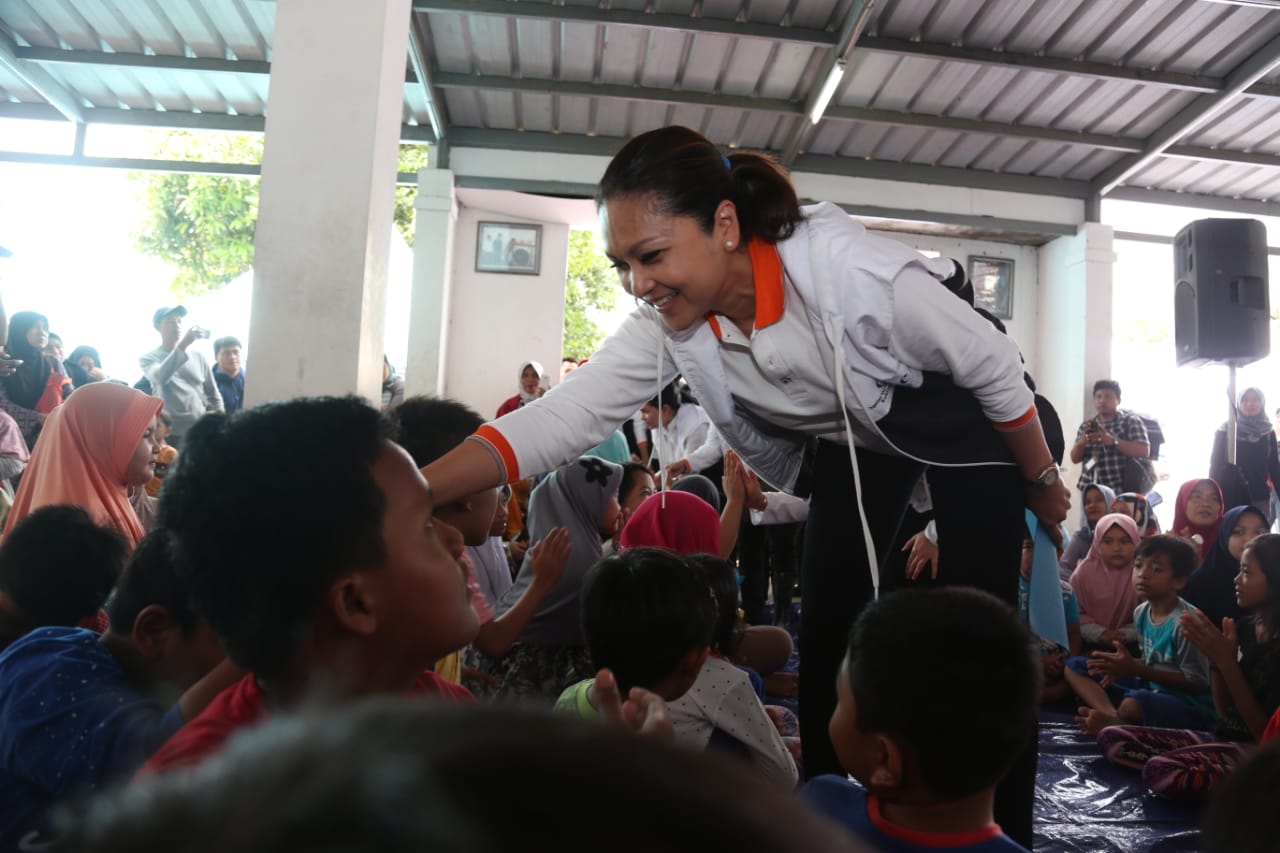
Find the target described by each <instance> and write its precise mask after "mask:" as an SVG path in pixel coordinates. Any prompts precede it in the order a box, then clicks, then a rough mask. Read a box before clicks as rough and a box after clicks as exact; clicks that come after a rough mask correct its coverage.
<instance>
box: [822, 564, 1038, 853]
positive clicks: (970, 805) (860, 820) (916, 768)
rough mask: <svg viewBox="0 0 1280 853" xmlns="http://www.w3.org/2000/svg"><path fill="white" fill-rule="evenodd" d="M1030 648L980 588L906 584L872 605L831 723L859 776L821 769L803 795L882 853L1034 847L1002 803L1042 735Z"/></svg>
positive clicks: (1012, 617) (840, 750)
mask: <svg viewBox="0 0 1280 853" xmlns="http://www.w3.org/2000/svg"><path fill="white" fill-rule="evenodd" d="M1030 644H1031V638H1030V636H1029V635H1028V633H1027V631H1026V629H1025V628H1023V626H1022V625H1021V624H1020V623H1019V622H1018V617H1017V614H1016V613H1014V612H1013V610H1012V609H1010V608H1009V606H1008V605H1006V604H1005V603H1003V602H1001V601H1000V600H998V599H996V598H995V597H994V596H992V595H989V594H987V593H985V592H979V591H977V590H973V589H959V588H949V589H948V588H944V589H910V590H903V591H901V592H894V593H890V594H888V595H885V596H884V597H882V598H880V599H879V600H877V601H874V602H872V603H871V604H869V605H867V607H866V609H865V610H863V611H862V615H861V616H859V617H858V621H857V623H856V624H855V625H854V629H853V634H852V637H851V638H850V641H849V651H848V654H847V655H846V656H845V659H844V663H843V664H842V665H841V667H840V674H839V676H838V677H837V681H836V692H837V695H838V699H839V702H838V704H837V706H836V711H835V713H834V714H833V715H832V717H831V725H830V731H831V742H832V744H833V745H834V746H835V749H836V754H837V755H838V756H839V757H840V763H841V764H842V765H843V766H844V768H845V769H846V770H847V771H849V773H850V774H851V775H852V776H853V777H854V779H856V780H857V781H856V782H852V781H850V780H848V779H845V778H842V777H838V776H819V777H817V778H815V779H813V780H812V781H810V782H809V784H808V785H806V786H805V788H804V789H803V790H802V791H801V794H800V795H801V797H802V798H803V799H805V800H806V801H807V802H808V803H809V804H810V805H811V806H812V807H813V808H815V809H816V810H817V811H818V812H820V813H822V814H823V815H825V816H826V817H828V818H830V819H832V820H834V821H836V822H838V823H840V824H841V825H843V826H844V827H846V828H847V829H848V830H849V831H850V832H852V833H853V834H854V835H855V836H856V837H857V838H858V839H860V840H862V841H864V842H866V843H867V844H868V846H869V847H870V849H873V850H895V851H912V850H936V849H940V848H946V849H947V850H954V851H962V850H963V851H974V853H977V851H982V853H998V851H1020V850H1023V848H1022V847H1020V846H1018V844H1016V843H1015V842H1014V841H1012V840H1011V839H1009V838H1008V837H1007V836H1005V835H1004V833H1003V832H1002V831H1001V829H1000V826H999V825H998V824H996V823H995V821H994V818H993V816H992V809H993V804H994V800H995V789H996V784H997V783H998V782H999V781H1000V779H1001V778H1002V777H1003V776H1004V775H1005V773H1006V771H1008V769H1009V768H1010V766H1012V765H1013V763H1014V761H1015V760H1016V759H1017V758H1018V756H1019V755H1020V754H1021V753H1022V752H1023V751H1024V750H1025V749H1026V746H1027V743H1028V741H1029V740H1030V739H1031V737H1032V735H1033V733H1034V731H1035V721H1036V694H1037V690H1038V681H1039V669H1040V667H1039V664H1038V663H1037V662H1036V660H1035V658H1034V657H1033V655H1032V652H1031V648H1030ZM957 648H963V649H964V654H943V653H940V651H939V650H942V649H957ZM904 676H906V677H904ZM941 721H945V724H940V722H941Z"/></svg>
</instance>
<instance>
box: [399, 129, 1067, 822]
mask: <svg viewBox="0 0 1280 853" xmlns="http://www.w3.org/2000/svg"><path fill="white" fill-rule="evenodd" d="M596 201H597V208H598V210H599V211H600V222H601V228H602V231H603V233H604V237H605V242H606V247H607V250H608V254H609V257H610V258H611V259H612V261H613V265H614V267H615V269H617V271H618V274H619V277H620V278H621V281H622V286H623V288H624V289H625V290H626V291H627V292H628V293H630V294H631V295H633V296H634V297H635V298H636V299H637V300H638V302H640V303H641V304H640V305H639V306H638V307H637V310H636V311H635V313H633V314H632V315H631V316H630V317H629V318H628V319H627V321H626V322H625V323H624V324H623V325H622V327H621V328H620V329H619V330H618V332H617V333H615V334H614V335H613V336H611V337H610V338H609V339H608V340H606V341H605V343H604V344H603V345H602V347H601V349H600V351H599V352H598V353H596V355H595V356H593V357H592V358H591V360H590V361H589V362H588V363H587V364H586V365H584V366H583V367H581V368H579V369H578V370H577V371H576V372H575V373H574V375H573V377H572V381H570V382H565V383H563V384H562V385H560V386H558V387H557V388H555V389H553V390H552V391H551V392H550V393H548V394H547V395H546V396H545V397H543V398H542V399H541V400H539V401H538V402H537V403H534V404H532V405H529V406H526V407H524V408H522V409H520V410H519V411H518V412H514V413H512V414H510V415H508V416H507V417H505V418H501V419H499V420H498V421H496V422H494V423H493V424H489V425H486V426H485V427H482V428H481V430H480V431H479V432H477V434H476V435H475V436H473V439H474V440H471V441H467V442H464V444H463V445H462V446H461V447H460V448H458V449H457V450H455V451H454V452H453V453H451V454H449V455H447V456H445V457H444V458H442V459H440V460H438V461H437V462H435V463H433V464H432V465H430V466H428V467H427V468H426V469H424V474H425V475H426V477H427V479H428V481H429V482H430V483H431V485H432V487H433V489H434V491H435V500H436V501H438V502H444V501H450V500H454V499H456V498H457V497H459V496H461V495H466V494H471V493H473V492H475V491H477V490H478V489H480V488H483V487H484V486H489V485H496V484H497V483H499V482H504V481H509V480H513V479H516V478H519V477H523V476H528V475H530V474H535V473H540V472H542V471H546V470H550V469H551V468H554V467H555V466H557V465H559V464H562V463H563V462H564V461H566V460H568V459H570V458H572V457H573V456H574V455H575V454H576V453H578V452H580V451H581V450H583V449H585V448H586V447H590V446H591V445H592V444H594V443H596V442H598V441H600V440H601V439H602V438H604V437H605V436H606V435H607V434H608V433H609V432H610V431H612V430H613V429H615V428H617V426H618V424H620V423H621V422H622V421H624V420H626V419H627V418H628V417H630V416H631V414H632V413H633V412H634V411H635V410H636V409H637V408H638V407H639V406H640V405H641V404H642V403H643V402H644V401H645V400H646V399H651V398H652V397H653V396H654V395H655V394H657V393H658V392H659V391H660V389H661V388H662V386H664V385H665V384H666V383H668V382H669V381H671V380H672V379H673V378H674V377H675V376H676V375H677V374H683V375H684V378H685V380H686V381H687V382H688V383H689V385H690V386H691V388H692V390H693V392H694V393H695V394H696V395H697V397H698V400H699V402H700V403H701V405H702V407H703V409H704V410H705V411H706V413H707V415H708V416H709V417H710V419H711V421H712V423H713V424H714V425H715V427H716V430H717V431H718V433H719V434H720V438H721V440H722V442H723V443H724V445H725V446H726V447H728V448H731V449H733V450H735V451H736V452H737V453H738V454H739V455H740V456H741V457H742V459H743V460H744V461H745V462H746V463H747V465H749V466H750V467H751V468H752V469H753V470H754V471H755V472H756V473H757V474H759V475H760V477H761V478H762V479H763V480H765V481H767V482H769V483H771V484H772V485H773V486H775V487H777V488H779V489H782V490H784V491H788V492H791V493H794V494H806V493H808V494H810V495H811V507H810V513H809V525H808V533H807V540H806V547H805V554H804V565H803V567H802V594H803V597H802V605H801V606H802V613H803V618H802V629H801V636H800V644H801V645H800V647H801V667H802V673H801V681H800V702H801V707H802V708H803V709H804V710H803V713H802V714H801V717H802V736H803V739H804V749H805V772H806V774H808V775H815V774H820V773H830V772H839V764H838V761H837V759H836V757H835V754H834V751H833V750H832V749H831V746H830V742H829V738H828V737H827V732H826V727H827V720H828V718H829V717H830V712H831V711H832V710H833V709H834V707H835V688H834V681H835V676H836V672H837V669H838V667H839V664H840V659H841V656H842V654H843V652H844V647H845V640H846V638H847V636H848V632H849V627H850V625H851V624H852V622H853V620H854V618H855V617H856V616H857V614H858V611H859V610H860V609H861V607H862V605H863V604H865V603H866V602H867V601H868V600H869V599H870V598H871V597H872V596H873V595H874V594H875V590H876V589H877V587H878V569H877V565H878V562H879V560H878V558H881V557H883V556H885V554H886V551H887V549H888V548H889V547H890V546H891V543H892V542H893V539H894V534H895V532H896V530H897V527H898V523H899V521H900V519H901V517H902V514H903V510H904V508H905V507H906V505H907V502H908V499H909V497H910V495H911V491H912V488H913V486H914V485H915V482H916V480H917V479H919V476H920V473H921V472H922V470H923V469H924V467H925V466H926V465H929V466H931V470H930V475H929V476H930V482H931V484H934V493H933V496H934V506H935V513H936V518H937V523H938V530H939V535H940V536H941V537H943V538H944V539H945V541H946V542H947V557H946V565H945V566H944V568H943V578H944V580H945V581H946V582H951V583H965V584H971V585H974V586H978V587H981V588H983V589H986V590H988V591H990V592H992V593H994V594H996V595H997V596H999V597H1000V598H1002V599H1004V600H1006V601H1009V602H1010V603H1012V602H1014V601H1015V598H1016V594H1017V579H1018V566H1019V563H1020V558H1021V543H1022V538H1023V535H1024V533H1023V531H1024V528H1025V525H1026V521H1025V517H1024V515H1023V510H1024V507H1030V508H1031V509H1032V510H1033V511H1034V512H1035V513H1036V515H1037V516H1039V517H1040V518H1041V519H1042V520H1044V521H1045V522H1046V526H1049V527H1053V528H1056V527H1057V525H1058V524H1059V523H1060V522H1061V521H1062V520H1063V519H1064V518H1065V517H1066V513H1067V509H1068V506H1069V503H1070V497H1069V493H1068V491H1067V489H1066V487H1065V485H1063V484H1062V483H1061V482H1060V481H1059V480H1058V469H1057V468H1056V466H1055V465H1054V463H1053V459H1052V457H1051V455H1050V453H1049V449H1048V448H1047V447H1046V445H1045V440H1044V434H1043V432H1042V430H1041V427H1040V422H1039V419H1038V417H1037V414H1036V409H1035V405H1034V403H1033V401H1032V392H1031V391H1030V389H1028V388H1027V386H1026V384H1025V383H1024V381H1023V372H1022V365H1021V360H1020V355H1019V353H1018V349H1017V346H1016V345H1015V344H1014V343H1013V342H1012V341H1011V340H1009V339H1008V338H1007V337H1005V336H1003V335H1001V334H1000V333H999V332H997V331H996V330H995V329H994V328H992V326H991V325H990V324H989V323H988V322H987V321H986V320H984V319H982V318H981V317H980V316H978V315H977V314H976V313H975V312H974V311H973V310H972V309H971V308H970V307H969V306H968V305H967V304H965V303H964V302H963V301H962V300H961V299H960V298H958V297H957V296H955V295H954V294H953V293H952V292H950V291H949V290H948V289H947V288H946V286H944V285H943V284H942V282H941V280H942V279H943V278H946V277H947V276H949V275H952V274H954V272H955V269H954V264H952V262H950V261H944V262H941V263H939V262H937V261H931V260H929V259H927V258H925V257H923V256H922V255H920V254H919V253H917V252H915V251H913V250H911V249H909V248H907V247H905V246H903V245H901V244H899V243H896V242H894V241H891V240H887V239H883V238H879V237H875V236H872V235H869V234H867V233H866V231H865V230H864V229H863V228H862V226H860V225H859V224H857V223H855V222H854V221H853V220H851V219H850V218H849V216H848V215H846V214H845V213H844V212H843V211H842V210H840V209H839V208H838V207H835V206H834V205H830V204H818V205H814V206H812V207H806V208H801V207H800V206H799V203H798V201H797V198H796V195H795V190H794V188H793V187H792V186H791V183H790V181H789V180H788V178H787V177H786V174H785V173H784V172H783V171H782V170H781V169H780V168H779V167H778V166H777V165H776V164H775V163H774V162H773V161H772V160H770V159H769V158H767V157H765V156H762V155H758V154H752V153H746V152H740V151H735V152H733V153H731V154H730V155H728V156H724V155H722V154H721V152H720V151H719V150H718V149H717V148H716V147H715V146H714V145H712V144H711V143H710V142H709V141H707V140H706V139H705V138H703V137H702V136H700V135H699V134H697V133H696V132H694V131H692V130H688V129H686V128H679V127H668V128H662V129H660V130H656V131H652V132H650V133H646V134H643V135H641V136H638V137H636V138H635V139H633V140H631V141H630V142H629V143H627V145H625V146H624V147H623V148H622V150H621V151H620V152H619V153H618V154H617V156H615V157H614V159H613V161H612V162H611V163H610V165H609V168H608V169H607V171H606V172H605V175H604V178H603V179H602V181H601V184H600V188H599V191H598V193H597V198H596ZM859 481H860V483H861V487H862V488H865V489H866V492H865V495H866V497H865V499H863V500H859V498H858V490H859V485H858V484H859ZM855 518H858V519H860V520H861V522H862V523H861V525H860V526H859V525H858V524H851V522H852V521H853V519H855ZM953 653H962V651H959V650H944V649H940V650H939V654H953ZM904 677H910V673H904ZM940 724H945V723H940ZM1028 755H1029V761H1023V762H1022V763H1021V766H1020V767H1019V768H1018V769H1015V771H1011V774H1010V775H1011V778H1010V780H1009V784H1008V786H1006V787H1007V788H1008V789H1009V790H1008V792H1007V793H1006V794H1005V795H1002V796H1000V797H999V798H998V806H997V819H998V820H999V821H1000V823H1001V824H1002V825H1003V826H1004V827H1005V829H1006V831H1008V832H1009V834H1010V835H1011V836H1012V837H1014V838H1015V839H1016V840H1019V841H1021V842H1022V843H1023V844H1024V845H1027V846H1029V845H1030V843H1031V837H1030V827H1031V795H1032V792H1033V785H1034V767H1035V763H1034V759H1035V752H1034V744H1032V745H1030V747H1029V749H1028Z"/></svg>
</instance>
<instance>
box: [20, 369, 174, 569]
mask: <svg viewBox="0 0 1280 853" xmlns="http://www.w3.org/2000/svg"><path fill="white" fill-rule="evenodd" d="M163 405H164V403H163V401H162V400H160V399H159V398H158V397H149V396H147V395H146V394H143V393H142V392H141V391H135V390H134V389H132V388H128V387H126V386H124V385H117V384H115V383H111V382H95V383H93V384H91V385H86V386H84V387H83V388H81V389H79V390H78V391H76V393H75V394H72V395H71V396H70V397H69V398H68V399H67V402H66V403H63V404H62V405H61V406H59V407H58V408H57V409H55V410H54V411H53V412H51V413H50V414H49V417H48V419H47V420H46V421H45V424H44V429H43V431H42V432H41V433H40V441H39V443H38V444H37V445H36V449H35V450H34V451H33V452H32V454H31V461H30V462H29V463H28V464H27V468H26V471H25V472H24V473H23V475H22V482H21V484H19V486H18V494H17V496H16V497H15V498H14V501H13V510H12V511H11V512H10V513H9V519H8V522H7V523H6V524H5V532H6V533H7V532H8V531H9V530H11V529H12V528H13V526H14V525H15V524H17V523H18V522H19V521H21V520H22V519H24V518H26V517H27V516H28V515H29V514H30V513H31V512H33V511H34V510H37V509H39V508H40V507H43V506H51V505H54V504H73V505H75V506H79V507H82V508H84V509H85V510H87V511H88V512H89V514H90V515H91V516H93V518H94V520H95V521H97V522H98V523H99V524H103V525H107V526H109V527H113V528H115V529H116V530H118V531H120V533H122V534H123V535H124V536H125V538H127V539H128V540H129V542H130V546H131V548H132V546H136V545H137V544H138V540H140V539H141V538H142V535H143V529H142V524H141V522H139V521H138V516H137V514H136V513H135V512H134V510H133V507H132V506H131V505H130V503H129V489H130V488H131V487H139V486H142V485H143V484H145V483H146V482H147V481H148V480H150V479H151V477H152V475H153V474H154V472H155V458H156V453H157V452H158V451H159V450H160V445H159V444H158V443H157V442H156V440H155V428H156V416H157V415H159V414H160V409H161V407H162V406H163Z"/></svg>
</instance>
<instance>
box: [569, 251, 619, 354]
mask: <svg viewBox="0 0 1280 853" xmlns="http://www.w3.org/2000/svg"><path fill="white" fill-rule="evenodd" d="M617 294H618V277H617V275H616V274H615V273H614V271H613V270H612V269H611V268H610V267H609V261H608V259H606V258H605V257H604V255H603V254H601V253H600V251H599V250H597V248H596V245H595V237H594V235H593V234H592V233H591V232H590V231H570V232H569V275H568V280H567V281H566V282H565V287H564V355H565V356H567V357H569V358H577V359H582V358H587V357H589V356H590V355H591V354H592V353H594V352H595V351H596V349H597V348H598V347H599V346H600V342H601V341H603V340H604V332H602V331H601V330H600V327H599V326H597V325H596V324H595V323H594V322H592V321H591V318H590V316H588V313H587V308H588V307H591V308H596V309H599V310H601V311H610V310H612V309H613V307H614V305H616V304H617V303H616V300H617Z"/></svg>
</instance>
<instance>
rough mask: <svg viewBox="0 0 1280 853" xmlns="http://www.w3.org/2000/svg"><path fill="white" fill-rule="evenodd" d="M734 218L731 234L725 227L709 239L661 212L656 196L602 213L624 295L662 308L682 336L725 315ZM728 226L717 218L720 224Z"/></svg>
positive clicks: (692, 224) (616, 202) (686, 221)
mask: <svg viewBox="0 0 1280 853" xmlns="http://www.w3.org/2000/svg"><path fill="white" fill-rule="evenodd" d="M725 205H728V207H729V208H730V209H732V207H733V205H732V203H731V202H722V203H721V207H722V208H723V207H724V206H725ZM734 217H735V218H732V223H733V224H732V225H731V226H729V228H731V230H732V233H729V230H727V229H726V227H725V226H720V225H717V227H716V228H714V229H713V230H712V232H711V233H707V232H706V231H703V230H702V228H701V227H700V226H699V225H698V222H697V220H695V219H693V218H692V217H689V216H671V215H668V214H666V213H664V212H662V210H661V209H660V206H659V205H658V204H657V203H656V201H655V199H654V197H653V196H648V195H625V196H617V197H614V198H611V199H609V201H608V202H606V203H605V204H604V205H603V206H602V207H601V208H600V231H601V233H602V234H603V235H604V241H605V253H606V254H607V255H608V256H609V260H610V261H611V262H612V264H613V268H614V269H615V270H617V271H618V278H619V279H620V280H621V282H622V289H623V290H625V291H626V292H627V293H629V294H631V295H632V296H634V297H636V298H637V299H640V300H642V301H644V302H647V303H648V304H650V305H652V306H654V307H655V308H657V309H658V314H659V315H660V316H661V318H662V322H663V324H664V325H666V327H667V328H669V329H671V330H673V331H681V330H683V329H688V328H689V327H690V326H693V325H694V324H695V323H697V322H698V321H700V320H701V319H702V318H703V317H704V316H706V314H707V313H708V312H711V311H716V312H720V313H723V306H724V304H725V303H726V302H727V301H728V296H729V292H730V289H731V288H730V262H729V257H730V254H729V253H728V252H726V246H725V243H726V241H727V242H732V243H734V244H735V245H736V242H737V227H736V213H735V214H734ZM728 221H729V219H727V218H725V217H724V216H722V215H721V213H720V212H717V218H716V222H717V223H721V222H728ZM722 231H724V233H721V232H722ZM728 248H732V247H728Z"/></svg>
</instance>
